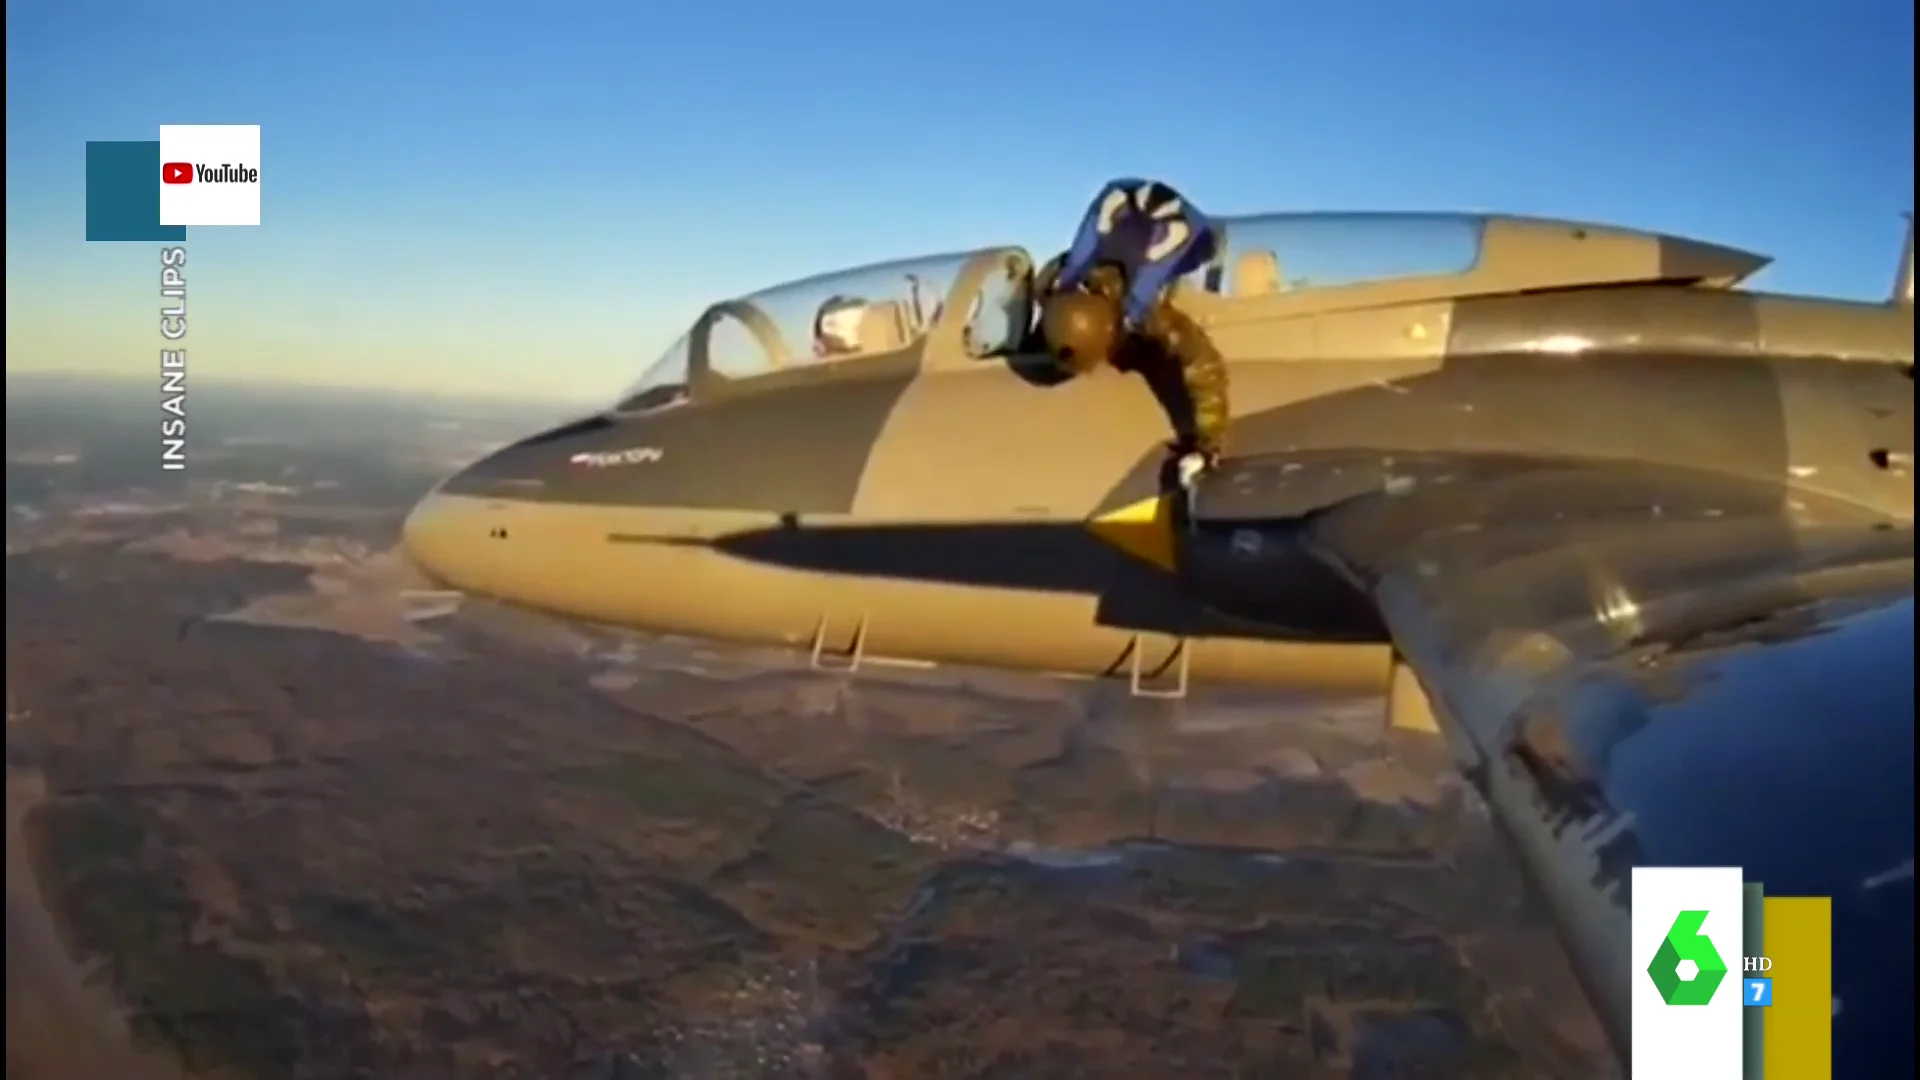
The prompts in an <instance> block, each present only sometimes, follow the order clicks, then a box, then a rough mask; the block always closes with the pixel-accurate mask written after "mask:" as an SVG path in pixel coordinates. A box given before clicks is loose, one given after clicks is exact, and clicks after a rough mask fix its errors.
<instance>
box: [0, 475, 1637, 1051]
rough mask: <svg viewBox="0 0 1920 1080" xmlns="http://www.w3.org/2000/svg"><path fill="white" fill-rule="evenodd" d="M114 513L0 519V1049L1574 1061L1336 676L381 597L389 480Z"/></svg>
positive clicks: (1500, 899)
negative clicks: (1151, 672)
mask: <svg viewBox="0 0 1920 1080" xmlns="http://www.w3.org/2000/svg"><path fill="white" fill-rule="evenodd" d="M12 476H13V474H12V473H10V486H12V485H13V483H14V480H13V479H12ZM116 499H117V500H118V501H116V502H115V503H114V504H113V505H112V506H111V507H108V509H110V510H111V512H96V513H84V512H82V511H84V510H87V509H89V508H91V509H93V510H96V511H97V510H99V509H100V508H101V507H102V506H103V505H105V502H104V499H94V500H92V501H91V502H76V501H74V500H68V501H66V502H59V501H55V502H53V503H45V504H36V510H35V513H34V514H33V515H31V520H30V521H25V522H23V521H21V520H19V519H16V520H13V521H10V525H9V535H8V550H9V555H8V560H7V686H8V694H9V712H8V725H7V744H8V745H7V749H8V812H9V816H8V827H9V831H8V849H7V855H8V869H7V935H8V940H7V951H8V963H7V979H8V994H7V999H8V1008H7V1041H8V1075H9V1076H10V1077H12V1076H20V1077H29V1076H41V1077H80V1078H87V1077H96V1076H97V1077H102V1078H107V1077H112V1078H115V1080H137V1078H139V1077H141V1076H145V1075H153V1076H193V1077H209V1078H239V1077H249V1078H273V1080H287V1078H294V1080H299V1078H329V1080H330V1078H340V1077H380V1078H393V1080H411V1078H440V1077H449V1078H457V1077H462V1078H463V1077H473V1078H480V1080H488V1078H527V1080H587V1078H607V1080H612V1078H616V1077H618V1078H637V1077H660V1078H668V1077H673V1078H680V1077H685V1078H695V1080H705V1078H712V1080H725V1078H731V1077H752V1078H760V1077H767V1078H790V1077H791V1078H799V1077H824V1078H838V1077H851V1078H863V1080H878V1078H892V1080H905V1078H909V1077H954V1078H965V1077H1014V1078H1019V1077H1034V1078H1039V1080H1047V1078H1055V1077H1059V1078H1067V1077H1089V1078H1105V1077H1112V1078H1116V1080H1140V1078H1150V1077H1168V1078H1170V1080H1207V1078H1214V1077H1218V1078H1223V1080H1224V1078H1243V1080H1250V1078H1256V1077H1275V1078H1295V1077H1298V1078H1307V1080H1313V1078H1329V1080H1330V1078H1336V1077H1338V1078H1348V1077H1367V1078H1374V1077H1432V1078H1448V1077H1460V1078H1475V1080H1498V1078H1536V1077H1537V1078H1560V1077H1567V1078H1585V1077H1606V1076H1613V1075H1616V1070H1615V1069H1614V1067H1613V1066H1612V1064H1611V1062H1610V1061H1609V1059H1608V1058H1607V1056H1606V1054H1605V1051H1604V1049H1603V1046H1604V1044H1603V1043H1602V1041H1601V1038H1600V1035H1599V1032H1598V1029H1597V1027H1596V1025H1595V1023H1594V1021H1593V1018H1592V1016H1591V1014H1590V1011H1589V1009H1588V1008H1587V1006H1586V1005H1585V1003H1584V1001H1583V1000H1582V998H1581V997H1580V995H1579V993H1578V992H1577V990H1576V988H1575V986H1574V983H1573V981H1572V979H1571V977H1570V975H1569V973H1568V971H1567V967H1566V964H1565V961H1564V959H1563V957H1562V954H1561V952H1560V950H1559V948H1558V946H1557V945H1556V943H1555V941H1554V937H1553V933H1552V930H1551V927H1550V925H1549V924H1548V923H1547V922H1546V921H1545V919H1544V918H1543V917H1542V916H1541V915H1540V914H1539V913H1538V912H1536V911H1535V909H1534V908H1533V907H1532V906H1530V904H1529V903H1527V902H1526V901H1525V900H1524V898H1523V893H1522V890H1521V887H1520V884H1519V882H1518V880H1517V879H1516V877H1515V875H1514V873H1513V871H1512V869H1511V867H1510V864H1509V863H1508V861H1507V859H1506V858H1505V857H1504V856H1503V854H1502V853H1501V852H1500V851H1499V849H1498V847H1497V845H1496V844H1495V842H1494V838H1493V836H1492V833H1491V830H1490V828H1489V826H1488V823H1487V822H1486V820H1485V818H1484V815H1483V814H1482V813H1481V812H1480V810H1479V808H1478V806H1477V804H1476V803H1474V801H1473V800H1472V799H1471V797H1470V796H1468V795H1466V794H1465V793H1464V792H1463V791H1462V789H1461V788H1460V787H1459V785H1457V784H1456V783H1455V782H1454V781H1453V779H1452V778H1451V777H1450V776H1449V775H1448V774H1447V772H1446V771H1445V769H1444V767H1443V762H1442V760H1441V757H1440V755H1439V753H1438V752H1437V750H1436V748H1434V747H1432V746H1430V745H1427V744H1424V743H1418V742H1413V743H1405V744H1401V743H1399V742H1397V741H1392V740H1389V739H1388V738H1387V737H1386V736H1385V735H1383V734H1382V732H1381V730H1380V722H1379V715H1378V708H1377V704H1376V703H1371V702H1313V701H1280V702H1274V701H1260V700H1258V699H1255V698H1251V697H1234V696H1230V695H1225V694H1211V695H1205V696H1202V697H1200V698H1198V699H1196V700H1193V701H1189V702H1187V703H1184V704H1182V705H1178V706H1171V705H1166V704H1164V703H1152V704H1151V705H1149V704H1147V703H1140V702H1131V701H1128V700H1126V699H1125V695H1124V694H1115V693H1114V692H1113V691H1111V690H1110V689H1107V688H1103V687H1096V686H1089V685H1078V684H1069V683H1061V682H1050V681H1043V680H1037V679H1030V678H1024V677H1016V676H1012V675H1006V674H1000V673H991V672H967V671H949V670H945V669H936V670H924V671H910V670H902V671H874V672H871V673H869V672H862V673H860V674H859V675H858V676H856V677H854V678H852V679H848V678H847V677H845V676H829V675H822V674H817V673H813V672H808V671H806V670H804V669H803V667H802V666H800V665H798V664H796V663H794V662H793V661H792V659H791V658H788V657H785V656H780V655H773V654H760V653H749V652H743V651H738V650H723V649H719V648H713V647H708V646H704V645H700V644H696V643H690V642H684V641H675V640H665V639H658V638H646V637H641V636H636V635H625V634H618V633H613V632H609V631H604V630H597V629H591V628H581V627H575V626H566V625H561V624H558V623H554V622H551V621H548V620H544V619H541V618H538V617H535V616H531V615H523V614H517V613H514V612H511V611H506V610H503V609H499V608H495V607H492V606H489V605H485V604H479V603H473V602H467V603H460V602H459V601H458V599H457V598H454V597H449V596H446V595H436V594H431V593H423V592H418V591H410V590H413V589H415V588H417V586H418V585H419V584H420V583H419V582H417V581H414V580H412V578H411V576H410V574H409V573H408V571H407V569H406V567H405V566H404V564H402V563H401V562H400V561H398V560H397V559H395V558H393V557H392V556H391V554H390V549H391V542H392V536H393V532H394V529H395V528H396V527H397V514H398V511H399V509H400V507H399V505H398V504H397V503H395V504H379V505H376V506H374V507H373V508H372V509H365V510H358V511H356V510H353V509H352V508H350V507H343V506H342V505H340V503H341V500H340V499H339V497H338V496H337V494H336V496H335V497H334V500H333V503H331V504H329V505H328V506H327V507H325V508H322V509H318V510H316V509H314V507H313V506H312V501H313V500H312V499H311V498H310V499H308V500H307V501H304V502H303V501H302V499H300V498H293V497H284V498H278V499H277V501H276V499H274V498H267V497H264V496H262V497H254V496H244V497H243V496H236V495H234V494H232V493H227V494H225V495H221V496H220V497H219V498H213V497H211V496H208V495H207V494H206V493H205V492H200V493H188V494H187V495H184V496H181V497H179V498H177V499H174V500H172V502H171V503H169V504H167V505H161V504H160V502H158V501H155V500H151V499H149V500H148V501H147V503H146V504H144V506H141V505H135V506H126V505H122V504H123V503H125V502H126V500H125V499H120V498H118V497H117V496H116ZM21 516H22V517H25V516H26V515H21ZM43 899H44V904H42V903H41V901H42V900H43ZM69 957H71V958H72V960H73V961H76V962H75V963H69V962H68V958H69ZM128 1048H137V1051H138V1053H139V1054H140V1055H141V1056H140V1058H139V1059H138V1064H135V1063H134V1059H132V1058H130V1057H128V1056H126V1055H127V1054H129V1053H131V1052H132V1051H131V1050H129V1049H128ZM36 1064H37V1066H38V1067H37V1068H36V1067H34V1066H35V1065H36ZM141 1069H145V1070H147V1072H144V1073H143V1072H141V1071H139V1070H141ZM89 1070H91V1071H89Z"/></svg>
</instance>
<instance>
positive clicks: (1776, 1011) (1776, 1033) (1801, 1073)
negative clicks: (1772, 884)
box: [1760, 896, 1833, 1080]
mask: <svg viewBox="0 0 1920 1080" xmlns="http://www.w3.org/2000/svg"><path fill="white" fill-rule="evenodd" d="M1765 926H1766V949H1767V952H1766V956H1767V958H1768V959H1770V960H1772V961H1773V970H1772V971H1770V972H1768V974H1769V975H1771V976H1773V1004H1772V1005H1771V1006H1769V1007H1767V1008H1764V1009H1761V1010H1760V1011H1761V1013H1762V1014H1763V1016H1764V1019H1763V1023H1764V1024H1765V1045H1766V1048H1767V1050H1766V1057H1765V1059H1764V1060H1765V1061H1766V1070H1767V1076H1768V1078H1769V1080H1833V901H1832V900H1830V899H1828V898H1827V897H1824V896H1769V897H1767V898H1766V923H1765Z"/></svg>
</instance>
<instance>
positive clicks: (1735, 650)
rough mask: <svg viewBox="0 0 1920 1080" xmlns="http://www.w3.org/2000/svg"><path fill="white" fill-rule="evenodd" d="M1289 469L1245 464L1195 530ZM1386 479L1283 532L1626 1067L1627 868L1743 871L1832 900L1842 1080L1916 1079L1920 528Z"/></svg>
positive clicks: (1584, 465)
mask: <svg viewBox="0 0 1920 1080" xmlns="http://www.w3.org/2000/svg"><path fill="white" fill-rule="evenodd" d="M1297 467H1298V466H1297V465H1293V466H1289V465H1287V464H1285V463H1282V462H1279V461H1266V462H1262V461H1259V460H1257V459H1256V460H1254V461H1251V462H1244V463H1234V464H1233V465H1232V466H1231V467H1230V468H1228V469H1226V470H1223V473H1222V474H1221V475H1220V476H1218V477H1216V478H1214V479H1212V480H1210V481H1209V483H1208V485H1207V488H1206V490H1205V491H1203V492H1202V493H1201V497H1200V498H1199V499H1198V500H1197V505H1196V507H1195V509H1194V527H1195V528H1196V529H1199V530H1203V531H1205V530H1227V531H1239V530H1243V529H1246V528H1248V527H1249V526H1250V525H1251V524H1252V523H1253V522H1255V521H1258V520H1259V515H1258V514H1257V513H1254V512H1253V510H1254V508H1255V507H1256V506H1257V505H1258V503H1259V502H1261V501H1262V497H1261V492H1262V491H1263V489H1264V488H1265V487H1267V486H1269V485H1279V484H1283V483H1285V481H1283V480H1281V479H1280V476H1281V475H1282V474H1284V473H1285V472H1287V471H1290V469H1292V468H1297ZM1389 471H1390V475H1388V476H1386V477H1385V478H1384V479H1383V480H1382V482H1381V483H1380V484H1379V485H1378V487H1377V488H1376V489H1375V490H1373V491H1370V492H1367V493H1362V494H1358V495H1354V496H1352V497H1350V498H1347V499H1345V500H1344V501H1341V502H1339V503H1336V504H1334V505H1332V506H1331V507H1329V508H1327V509H1325V510H1321V511H1318V512H1315V513H1313V514H1311V515H1309V516H1308V517H1306V518H1305V519H1300V520H1297V521H1296V522H1294V523H1292V524H1290V525H1289V526H1287V527H1286V529H1285V531H1284V535H1285V538H1286V540H1287V541H1288V542H1291V543H1295V544H1299V545H1301V546H1302V547H1304V548H1305V549H1306V550H1308V551H1310V552H1311V553H1312V554H1313V555H1314V556H1316V557H1318V558H1320V559H1322V560H1324V561H1325V562H1327V563H1328V564H1330V565H1332V566H1333V567H1334V568H1335V569H1336V570H1338V571H1339V572H1340V573H1341V574H1343V575H1344V576H1346V577H1347V578H1348V579H1349V580H1350V581H1351V582H1352V583H1353V584H1354V586H1355V587H1356V588H1358V589H1360V590H1362V591H1364V592H1366V593H1367V594H1369V595H1370V596H1371V597H1372V598H1373V600H1374V603H1375V605H1376V606H1377V608H1378V609H1379V612H1380V615H1381V617H1382V620H1383V622H1384V623H1385V624H1386V626H1387V628H1388V630H1389V632H1390V634H1391V636H1392V638H1393V641H1394V645H1395V648H1396V650H1397V651H1398V653H1399V654H1400V657H1401V658H1402V659H1403V662H1404V663H1405V665H1406V666H1407V667H1409V668H1410V669H1411V671H1412V673H1413V674H1414V675H1415V676H1416V677H1417V679H1418V683H1419V685H1420V686H1421V687H1422V688H1424V690H1425V693H1426V697H1427V701H1428V704H1429V705H1430V707H1431V709H1432V711H1433V714H1434V717H1435V719H1436V720H1437V722H1438V726H1439V728H1440V730H1441V731H1442V732H1443V733H1444V735H1445V737H1446V739H1447V741H1448V743H1449V745H1450V747H1451V748H1452V751H1453V753H1454V756H1455V758H1456V760H1457V762H1458V764H1459V766H1460V768H1461V770H1462V772H1463V773H1464V774H1465V775H1466V776H1467V777H1468V779H1469V780H1470V781H1471V782H1472V783H1473V784H1474V786H1475V787H1476V788H1477V789H1478V790H1479V791H1480V793H1481V794H1482V796H1483V797H1484V798H1485V799H1486V801H1487V803H1488V805H1489V808H1490V809H1491V811H1492V812H1493V814H1494V816H1495V818H1496V820H1498V821H1499V822H1500V824H1501V827H1502V829H1503V831H1504V832H1505V833H1506V834H1507V835H1508V838H1509V840H1510V841H1511V842H1512V845H1513V847H1514V848H1515V850H1516V853H1517V854H1518V856H1519V858H1520V860H1521V862H1522V864H1523V867H1524V869H1525V870H1526V871H1527V874H1528V876H1529V878H1530V879H1531V880H1532V881H1533V882H1534V884H1535V885H1536V886H1538V888H1539V889H1540V892H1541V894H1542V895H1543V897H1544V898H1545V899H1546V901H1547V902H1548V904H1549V905H1550V907H1551V908H1552V909H1553V912H1554V915H1555V921H1556V922H1557V923H1558V925H1559V926H1560V929H1561V933H1562V938H1563V941H1564V943H1565V945H1566V947H1567V950H1568V952H1569V955H1570V956H1571V958H1572V959H1573V961H1574V965H1575V968H1576V970H1577V971H1578V972H1579V973H1580V977H1581V979H1582V981H1583V983H1584V984H1585V986H1586V989H1587V992H1588V994H1589V996H1590V997H1591V998H1592V1000H1593V1002H1594V1005H1595V1007H1596V1009H1597V1010H1598V1011H1599V1013H1600V1016H1601V1018H1602V1021H1603V1022H1604V1023H1605V1025H1606V1027H1607V1029H1608V1032H1609V1034H1610V1036H1611V1037H1612V1039H1613V1041H1614V1044H1615V1048H1616V1051H1617V1052H1618V1053H1619V1054H1620V1056H1621V1058H1622V1060H1623V1061H1624V1060H1626V1059H1627V1058H1628V1057H1630V1043H1629V1035H1628V1018H1629V1017H1630V1015H1631V1002H1632V995H1631V974H1632V973H1631V970H1630V969H1631V966H1632V965H1631V964H1630V962H1629V960H1628V957H1629V956H1630V953H1631V950H1630V944H1629V942H1630V938H1629V929H1630V927H1629V916H1630V910H1631V908H1630V903H1631V898H1630V896H1629V895H1628V888H1629V881H1630V877H1631V875H1630V869H1631V867H1632V866H1634V865H1636V864H1638V865H1738V866H1744V867H1745V868H1746V870H1747V877H1748V879H1749V880H1758V881H1761V882H1763V883H1764V884H1765V886H1766V889H1767V892H1768V894H1769V895H1788V896H1793V895H1817V896H1831V897H1833V898H1834V911H1833V923H1834V996H1835V999H1836V1000H1835V1006H1834V1008H1835V1019H1834V1025H1835V1026H1834V1063H1835V1072H1834V1075H1837V1076H1865V1075H1910V1072H1898V1071H1897V1070H1898V1069H1900V1068H1903V1067H1904V1068H1906V1069H1908V1070H1911V1068H1912V1066H1913V1061H1914V1053H1913V1048H1914V1043H1913V1028H1912V1024H1911V1020H1910V1018H1911V1017H1912V1015H1913V972H1912V968H1911V967H1910V966H1909V965H1907V964H1905V963H1899V964H1888V963H1886V962H1885V957H1886V956H1888V955H1899V956H1905V955H1910V951H1909V950H1910V947H1911V945H1912V942H1913V925H1914V923H1913V916H1914V908H1913V880H1912V866H1913V830H1914V803H1913V783H1914V772H1913V760H1914V741H1913V734H1914V721H1913V716H1914V711H1913V709H1914V696H1913V656H1914V651H1913V649H1914V640H1913V531H1912V523H1911V522H1910V521H1894V520H1887V519H1884V518H1882V517H1878V516H1876V515H1874V514H1872V513H1871V512H1869V511H1867V510H1865V509H1864V508H1861V507H1858V506H1855V505H1853V504H1849V503H1844V502H1839V501H1836V500H1832V499H1829V498H1825V497H1822V496H1820V495H1818V494H1817V493H1812V492H1805V491H1800V490H1797V489H1793V488H1791V487H1787V486H1785V485H1767V484H1758V483H1753V482H1750V481H1745V480H1741V479H1737V478H1730V477H1726V476H1724V475H1718V474H1712V473H1704V472H1691V471H1687V470H1683V469H1675V468H1671V467H1664V466H1661V467H1646V466H1640V465H1636V464H1633V463H1594V462H1590V461H1556V460H1544V459H1537V458H1525V457H1510V456H1485V457H1476V456H1461V455H1431V456H1412V457H1401V458H1399V459H1397V460H1395V461H1394V462H1392V463H1391V469H1390V470H1389ZM1214 492H1219V493H1220V497H1219V498H1215V497H1213V494H1212V493H1214ZM1903 868H1904V873H1902V869H1903ZM1903 943H1904V944H1903ZM1887 1069H1893V1070H1896V1071H1895V1072H1885V1071H1884V1070H1887Z"/></svg>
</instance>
